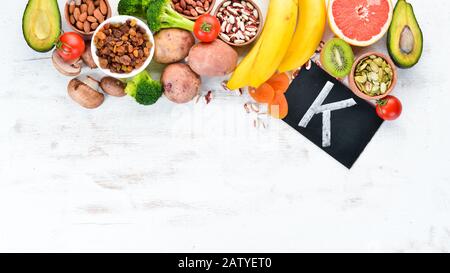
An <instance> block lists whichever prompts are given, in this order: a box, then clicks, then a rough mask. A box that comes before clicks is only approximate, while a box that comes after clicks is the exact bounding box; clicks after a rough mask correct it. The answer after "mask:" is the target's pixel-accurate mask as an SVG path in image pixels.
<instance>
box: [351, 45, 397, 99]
mask: <svg viewBox="0 0 450 273" xmlns="http://www.w3.org/2000/svg"><path fill="white" fill-rule="evenodd" d="M396 83H397V70H396V67H395V65H394V63H393V62H392V60H391V59H390V58H389V57H387V56H385V55H384V54H381V53H376V52H369V53H366V54H364V55H362V56H361V57H359V58H358V59H357V60H356V61H355V63H354V64H353V68H352V71H351V73H350V78H349V85H350V89H351V90H352V91H353V93H355V95H357V96H358V97H360V98H362V99H365V100H379V99H382V98H384V97H386V96H387V95H389V93H391V92H392V90H393V89H394V87H395V84H396Z"/></svg>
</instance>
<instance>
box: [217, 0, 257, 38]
mask: <svg viewBox="0 0 450 273" xmlns="http://www.w3.org/2000/svg"><path fill="white" fill-rule="evenodd" d="M215 15H216V17H217V19H218V20H219V22H220V34H219V37H220V39H222V40H223V41H224V42H225V43H227V44H229V45H231V46H245V45H248V44H250V43H252V42H253V41H254V40H255V39H256V38H257V37H258V35H259V34H260V32H261V30H262V25H263V24H262V12H261V9H260V8H259V7H258V5H257V4H256V3H255V2H254V1H251V0H225V1H222V2H221V3H220V4H219V5H218V7H217V9H216V11H215Z"/></svg>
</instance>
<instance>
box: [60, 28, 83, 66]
mask: <svg viewBox="0 0 450 273" xmlns="http://www.w3.org/2000/svg"><path fill="white" fill-rule="evenodd" d="M57 47H58V54H59V56H61V58H62V59H63V60H64V61H66V62H67V61H72V60H76V59H78V58H80V56H81V54H83V52H84V50H85V48H86V45H85V44H84V40H83V37H81V36H80V35H79V34H77V33H75V32H66V33H64V34H63V35H61V37H59V42H58V46H57Z"/></svg>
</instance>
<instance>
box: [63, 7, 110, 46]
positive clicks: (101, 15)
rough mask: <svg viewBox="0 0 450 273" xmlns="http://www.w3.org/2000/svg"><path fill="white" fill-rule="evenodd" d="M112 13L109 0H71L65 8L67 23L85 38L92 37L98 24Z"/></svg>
mask: <svg viewBox="0 0 450 273" xmlns="http://www.w3.org/2000/svg"><path fill="white" fill-rule="evenodd" d="M111 14H112V11H111V6H110V5H109V2H108V0H69V1H67V3H66V6H65V10H64V15H65V18H66V21H67V24H68V25H69V26H70V27H71V28H72V29H73V31H75V32H77V33H78V34H80V35H81V36H83V37H85V38H90V37H92V34H93V33H94V31H95V30H96V29H97V28H98V26H99V25H100V24H101V23H103V22H104V21H105V20H106V19H108V18H110V17H111Z"/></svg>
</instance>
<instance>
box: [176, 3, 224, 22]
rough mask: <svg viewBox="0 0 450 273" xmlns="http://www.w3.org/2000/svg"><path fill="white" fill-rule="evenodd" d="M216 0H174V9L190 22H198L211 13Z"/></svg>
mask: <svg viewBox="0 0 450 273" xmlns="http://www.w3.org/2000/svg"><path fill="white" fill-rule="evenodd" d="M215 3H216V0H172V6H173V8H174V9H175V10H176V11H177V12H178V13H180V14H181V15H183V16H184V17H186V18H188V19H190V20H197V19H198V17H200V16H201V15H203V14H205V13H210V12H211V10H212V9H213V7H214V4H215Z"/></svg>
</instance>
